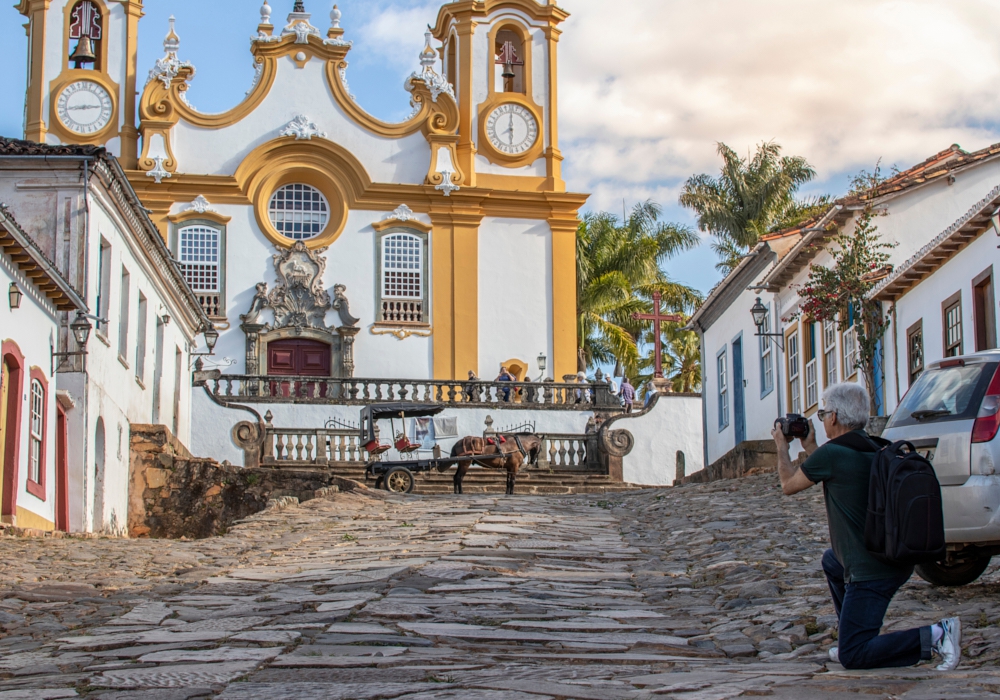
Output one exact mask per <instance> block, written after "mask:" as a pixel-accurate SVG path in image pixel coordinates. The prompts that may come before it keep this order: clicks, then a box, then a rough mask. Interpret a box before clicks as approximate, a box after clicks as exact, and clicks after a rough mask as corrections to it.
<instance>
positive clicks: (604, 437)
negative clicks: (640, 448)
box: [598, 429, 635, 457]
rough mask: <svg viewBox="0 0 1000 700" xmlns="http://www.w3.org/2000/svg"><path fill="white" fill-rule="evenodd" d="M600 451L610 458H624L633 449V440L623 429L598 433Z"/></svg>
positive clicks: (630, 434)
mask: <svg viewBox="0 0 1000 700" xmlns="http://www.w3.org/2000/svg"><path fill="white" fill-rule="evenodd" d="M598 439H599V440H600V441H601V449H603V450H604V452H606V453H607V454H609V455H611V456H612V457H624V456H625V455H627V454H628V453H629V452H631V451H632V448H633V447H635V438H634V437H633V436H632V433H630V432H629V431H627V430H625V429H619V430H602V431H600V432H598Z"/></svg>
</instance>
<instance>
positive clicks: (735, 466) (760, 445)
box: [674, 440, 778, 486]
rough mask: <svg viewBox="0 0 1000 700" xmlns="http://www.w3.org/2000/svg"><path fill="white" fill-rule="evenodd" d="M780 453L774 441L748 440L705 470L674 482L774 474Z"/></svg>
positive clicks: (681, 482) (683, 482)
mask: <svg viewBox="0 0 1000 700" xmlns="http://www.w3.org/2000/svg"><path fill="white" fill-rule="evenodd" d="M777 464H778V453H777V450H776V448H775V445H774V440H746V441H744V442H741V443H740V444H739V445H737V446H736V447H734V448H733V449H731V450H729V452H727V453H726V454H724V455H723V456H722V457H720V458H719V459H717V460H715V461H714V462H713V463H712V464H710V465H708V467H706V468H705V469H702V470H701V471H699V472H695V473H694V474H691V475H690V476H686V477H684V478H683V479H678V480H677V481H675V482H674V485H675V486H679V485H681V484H702V483H706V482H709V481H718V480H719V479H738V478H740V477H742V476H749V475H750V474H762V473H764V472H772V471H774V470H775V469H776V468H777Z"/></svg>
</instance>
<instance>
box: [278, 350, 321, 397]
mask: <svg viewBox="0 0 1000 700" xmlns="http://www.w3.org/2000/svg"><path fill="white" fill-rule="evenodd" d="M267 373H268V374H269V375H278V376H287V377H329V376H331V374H330V346H329V345H328V344H327V343H324V342H321V341H319V340H305V339H299V338H288V339H286V340H275V341H272V342H270V343H268V344H267ZM317 384H318V389H319V396H326V384H325V383H323V382H318V383H317ZM315 388H316V384H313V383H312V382H303V383H302V384H300V385H299V386H298V387H296V389H295V390H294V392H295V394H296V395H302V392H305V396H306V397H312V396H315ZM291 392H292V389H291V386H290V383H289V382H272V386H271V395H272V396H274V395H280V396H289V395H291Z"/></svg>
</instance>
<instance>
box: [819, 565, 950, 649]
mask: <svg viewBox="0 0 1000 700" xmlns="http://www.w3.org/2000/svg"><path fill="white" fill-rule="evenodd" d="M823 573H825V574H826V582H827V584H829V586H830V595H831V596H833V606H834V607H835V608H836V609H837V618H838V619H839V620H840V628H839V631H838V632H837V647H838V654H839V656H840V663H841V664H842V665H843V666H844V668H890V667H897V666H913V665H914V664H916V663H917V662H918V661H921V660H927V659H929V658H931V628H930V627H918V628H916V629H911V630H905V631H903V632H890V633H889V634H883V635H879V630H881V629H882V619H883V618H884V617H885V611H886V610H887V609H888V607H889V602H890V601H891V600H892V596H894V595H895V594H896V591H898V590H899V587H900V586H902V585H903V584H904V583H906V582H907V581H908V580H909V578H910V576H909V575H906V576H897V577H895V578H883V579H878V580H877V581H858V582H857V583H846V584H845V583H844V567H843V566H841V564H840V562H839V561H838V560H837V557H836V556H835V555H834V553H833V550H832V549H828V550H826V551H825V552H824V553H823Z"/></svg>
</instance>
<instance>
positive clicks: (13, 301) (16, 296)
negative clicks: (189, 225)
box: [7, 282, 24, 311]
mask: <svg viewBox="0 0 1000 700" xmlns="http://www.w3.org/2000/svg"><path fill="white" fill-rule="evenodd" d="M23 296H24V293H23V292H22V291H21V290H20V289H19V288H18V286H17V285H16V284H15V283H13V282H11V283H10V289H8V290H7V298H8V301H9V302H10V310H11V311H13V310H14V309H20V308H21V297H23Z"/></svg>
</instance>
